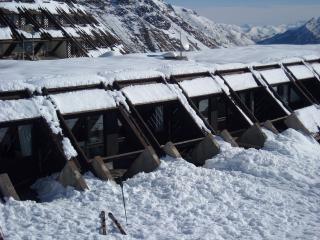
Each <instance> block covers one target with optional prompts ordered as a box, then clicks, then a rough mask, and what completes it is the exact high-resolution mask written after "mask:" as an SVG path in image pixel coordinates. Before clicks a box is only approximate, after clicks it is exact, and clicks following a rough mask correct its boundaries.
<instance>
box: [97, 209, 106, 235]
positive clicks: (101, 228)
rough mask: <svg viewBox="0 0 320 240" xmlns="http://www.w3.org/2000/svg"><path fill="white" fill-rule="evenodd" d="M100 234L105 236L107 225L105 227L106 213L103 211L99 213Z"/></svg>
mask: <svg viewBox="0 0 320 240" xmlns="http://www.w3.org/2000/svg"><path fill="white" fill-rule="evenodd" d="M99 217H100V221H101V222H100V224H101V226H100V234H101V235H107V225H106V212H105V211H101V213H100V215H99Z"/></svg>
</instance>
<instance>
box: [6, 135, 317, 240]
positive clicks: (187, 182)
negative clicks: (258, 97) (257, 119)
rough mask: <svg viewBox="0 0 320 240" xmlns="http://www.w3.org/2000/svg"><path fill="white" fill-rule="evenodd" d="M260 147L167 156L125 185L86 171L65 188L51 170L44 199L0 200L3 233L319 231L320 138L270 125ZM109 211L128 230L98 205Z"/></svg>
mask: <svg viewBox="0 0 320 240" xmlns="http://www.w3.org/2000/svg"><path fill="white" fill-rule="evenodd" d="M266 133H267V135H268V140H267V142H266V145H265V147H264V149H263V150H254V149H249V150H244V149H241V148H232V147H230V145H229V144H226V143H224V142H222V141H219V142H220V144H221V147H222V152H221V153H220V154H219V155H218V156H216V157H215V158H213V159H211V160H208V161H207V163H206V166H205V167H203V168H200V167H199V168H197V167H195V166H194V165H192V164H190V163H187V162H186V161H184V160H175V159H170V158H166V159H162V164H161V166H160V168H159V169H158V170H157V171H155V172H152V173H150V174H144V173H142V174H139V175H137V176H135V177H134V178H132V179H130V180H128V181H127V182H126V183H125V185H124V186H125V197H126V201H127V208H128V209H127V213H128V225H126V224H125V218H124V211H123V206H122V198H121V189H120V186H117V185H115V184H113V183H110V182H108V183H106V182H103V181H100V180H98V179H96V178H94V177H93V176H92V175H90V174H87V175H86V176H85V178H86V180H87V182H88V185H89V187H90V190H89V191H86V192H78V191H74V190H73V189H72V188H67V189H64V188H63V187H61V185H59V184H58V183H57V182H55V181H53V179H54V176H52V177H49V178H46V179H42V180H39V181H38V182H37V183H36V184H35V188H37V189H38V192H39V195H40V197H41V199H42V200H43V203H38V204H37V203H35V202H32V201H26V202H17V201H14V200H9V202H8V203H7V205H1V204H0V225H1V226H2V228H3V230H4V233H5V235H6V239H168V240H169V239H170V240H172V239H179V240H180V239H210V240H212V239H319V229H320V171H319V170H320V156H319V155H317V153H318V152H319V151H320V145H319V144H317V143H316V142H315V141H314V140H313V139H311V138H309V137H306V136H304V135H302V134H301V133H299V132H296V131H295V130H291V129H289V130H287V131H285V132H284V133H282V134H280V135H274V134H272V133H270V132H267V131H266ZM101 210H105V211H107V212H109V211H111V212H113V213H114V215H115V216H116V217H117V218H118V220H120V222H121V223H122V224H123V226H124V227H125V229H126V230H127V232H128V236H122V235H120V234H119V233H118V231H117V229H116V228H115V227H114V226H113V225H112V224H111V221H110V220H109V219H107V231H108V236H102V235H99V233H98V227H99V225H100V224H99V213H100V211H101Z"/></svg>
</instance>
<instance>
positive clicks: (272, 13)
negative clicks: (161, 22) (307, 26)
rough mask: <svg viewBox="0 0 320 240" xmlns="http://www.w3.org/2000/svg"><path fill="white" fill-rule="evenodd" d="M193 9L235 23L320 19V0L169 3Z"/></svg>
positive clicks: (173, 0) (188, 0)
mask: <svg viewBox="0 0 320 240" xmlns="http://www.w3.org/2000/svg"><path fill="white" fill-rule="evenodd" d="M166 2H168V3H171V4H174V5H178V6H183V7H187V8H191V9H194V10H196V11H197V12H198V13H199V14H201V15H203V16H206V17H208V18H210V19H212V20H214V21H215V22H221V23H231V24H238V25H242V24H246V23H249V24H257V25H264V24H273V25H278V24H282V23H285V24H287V23H295V22H297V21H300V20H308V19H310V18H312V17H320V0H265V1H263V0H166Z"/></svg>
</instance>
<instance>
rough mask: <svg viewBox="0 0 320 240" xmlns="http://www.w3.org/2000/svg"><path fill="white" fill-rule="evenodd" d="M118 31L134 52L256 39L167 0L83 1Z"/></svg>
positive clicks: (235, 28)
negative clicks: (165, 0)
mask: <svg viewBox="0 0 320 240" xmlns="http://www.w3.org/2000/svg"><path fill="white" fill-rule="evenodd" d="M79 2H81V3H82V4H84V5H85V6H87V8H88V9H89V11H91V12H92V13H93V14H94V15H96V16H97V17H98V19H100V21H101V22H103V23H104V24H105V26H106V28H108V29H111V30H112V31H114V32H115V33H116V34H117V35H118V36H119V38H120V39H121V41H122V42H123V45H124V46H126V47H127V48H128V49H129V50H130V51H131V52H157V51H173V50H180V49H181V44H180V32H181V35H182V41H183V45H185V46H188V47H189V48H190V49H191V50H192V49H207V48H216V47H221V46H223V47H225V46H237V45H248V44H253V42H252V41H251V40H250V39H249V38H247V37H246V36H245V34H243V32H242V30H241V28H240V27H237V26H231V25H223V24H216V23H214V22H212V21H211V20H209V19H207V18H204V17H201V16H199V15H198V14H197V13H196V12H194V11H192V10H188V9H185V8H180V7H175V6H172V5H170V4H167V3H166V2H164V1H163V0H138V1H123V0H122V1H120V0H118V1H113V0H102V1H84V0H81V1H79Z"/></svg>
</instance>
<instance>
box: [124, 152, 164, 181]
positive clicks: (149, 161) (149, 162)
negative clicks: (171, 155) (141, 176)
mask: <svg viewBox="0 0 320 240" xmlns="http://www.w3.org/2000/svg"><path fill="white" fill-rule="evenodd" d="M159 166H160V159H159V157H158V155H157V154H156V152H155V151H154V149H153V148H152V147H151V146H149V147H147V148H146V149H145V150H144V151H143V152H142V153H141V154H140V155H139V157H138V158H137V159H136V160H134V162H133V163H132V165H131V166H130V168H129V169H128V171H127V172H126V173H125V174H124V176H123V178H124V179H127V178H131V177H133V176H134V175H136V174H138V173H140V172H145V173H149V172H152V171H154V170H155V169H157V168H158V167H159Z"/></svg>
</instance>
